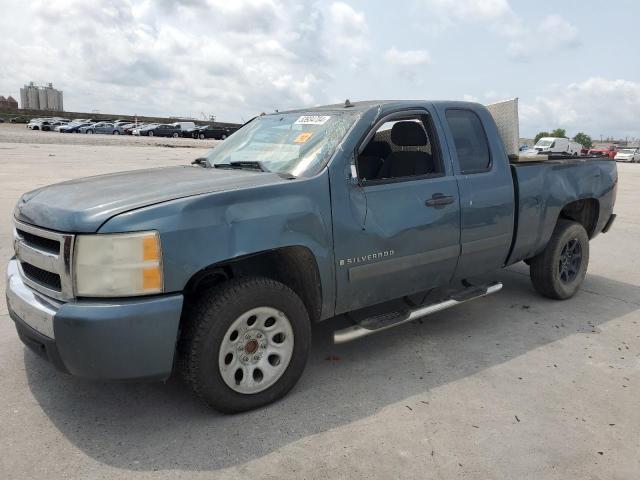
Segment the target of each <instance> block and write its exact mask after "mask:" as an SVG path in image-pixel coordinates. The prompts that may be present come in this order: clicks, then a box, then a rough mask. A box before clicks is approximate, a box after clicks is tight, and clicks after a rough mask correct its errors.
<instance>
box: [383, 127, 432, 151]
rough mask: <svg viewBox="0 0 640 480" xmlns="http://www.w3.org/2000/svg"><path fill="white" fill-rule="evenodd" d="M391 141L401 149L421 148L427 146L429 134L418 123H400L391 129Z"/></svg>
mask: <svg viewBox="0 0 640 480" xmlns="http://www.w3.org/2000/svg"><path fill="white" fill-rule="evenodd" d="M391 141H392V142H393V143H394V144H395V145H398V146H401V147H421V146H424V145H426V144H427V134H426V133H425V131H424V128H422V125H421V124H419V123H418V122H398V123H395V124H394V125H393V127H392V128H391Z"/></svg>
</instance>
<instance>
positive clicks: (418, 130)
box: [378, 121, 435, 178]
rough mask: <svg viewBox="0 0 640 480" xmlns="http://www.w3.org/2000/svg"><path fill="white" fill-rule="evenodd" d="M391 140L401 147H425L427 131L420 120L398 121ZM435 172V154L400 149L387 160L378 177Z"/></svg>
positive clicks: (392, 129) (393, 128)
mask: <svg viewBox="0 0 640 480" xmlns="http://www.w3.org/2000/svg"><path fill="white" fill-rule="evenodd" d="M391 141H392V142H393V144H394V145H397V146H399V147H425V146H427V145H428V139H427V133H426V132H425V131H424V128H423V127H422V125H421V124H420V123H418V122H412V121H403V122H397V123H395V124H394V125H393V127H392V128H391ZM434 172H435V164H434V161H433V156H432V155H431V154H429V153H427V152H420V151H405V150H399V151H396V152H392V153H391V154H390V155H389V156H388V157H387V158H386V160H385V162H384V165H383V166H382V169H381V170H380V174H379V175H378V178H398V177H410V176H415V175H427V174H429V173H434Z"/></svg>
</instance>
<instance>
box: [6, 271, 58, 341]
mask: <svg viewBox="0 0 640 480" xmlns="http://www.w3.org/2000/svg"><path fill="white" fill-rule="evenodd" d="M6 285H7V308H8V309H9V311H12V312H13V313H14V314H15V315H17V316H18V317H20V319H21V320H22V321H23V322H24V323H26V324H27V325H29V326H30V327H31V328H33V329H34V330H36V331H37V332H39V333H41V334H42V335H44V336H46V337H49V338H51V339H53V338H55V335H54V332H53V317H54V316H55V314H56V312H57V311H58V309H59V308H60V305H62V303H61V302H58V301H57V300H54V299H52V298H49V297H45V296H44V295H41V294H39V293H37V292H35V291H34V290H32V289H31V288H29V287H27V286H26V285H25V283H24V282H23V281H22V278H21V277H20V271H19V268H18V261H17V260H15V259H13V260H10V261H9V265H8V266H7V284H6Z"/></svg>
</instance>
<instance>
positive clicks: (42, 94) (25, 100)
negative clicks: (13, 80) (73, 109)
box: [20, 82, 64, 112]
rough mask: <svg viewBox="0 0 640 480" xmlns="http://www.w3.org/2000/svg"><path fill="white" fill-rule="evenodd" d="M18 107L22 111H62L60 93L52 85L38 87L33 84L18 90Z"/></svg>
mask: <svg viewBox="0 0 640 480" xmlns="http://www.w3.org/2000/svg"><path fill="white" fill-rule="evenodd" d="M20 106H21V108H22V109H23V110H47V111H60V112H61V111H63V110H64V108H63V103H62V91H61V90H57V89H55V88H53V84H51V83H49V84H47V85H46V86H39V85H36V84H35V83H33V82H30V83H29V85H25V86H24V87H22V88H21V89H20Z"/></svg>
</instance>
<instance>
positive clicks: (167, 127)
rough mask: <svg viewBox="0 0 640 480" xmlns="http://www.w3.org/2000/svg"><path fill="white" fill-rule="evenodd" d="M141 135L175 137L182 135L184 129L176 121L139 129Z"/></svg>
mask: <svg viewBox="0 0 640 480" xmlns="http://www.w3.org/2000/svg"><path fill="white" fill-rule="evenodd" d="M138 132H139V135H146V136H148V137H174V138H177V137H179V136H180V134H181V132H182V129H181V128H180V125H176V124H174V123H161V124H159V125H155V126H153V127H151V128H146V129H140V130H138Z"/></svg>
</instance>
